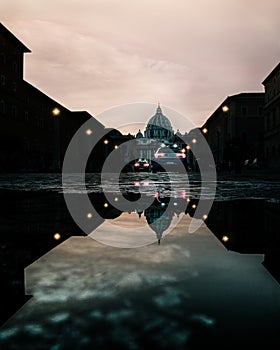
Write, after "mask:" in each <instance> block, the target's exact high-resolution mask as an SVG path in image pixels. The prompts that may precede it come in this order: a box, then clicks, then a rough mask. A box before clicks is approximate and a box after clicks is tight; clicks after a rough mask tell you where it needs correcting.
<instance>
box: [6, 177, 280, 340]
mask: <svg viewBox="0 0 280 350" xmlns="http://www.w3.org/2000/svg"><path fill="white" fill-rule="evenodd" d="M161 176H162V177H161V178H160V180H161V181H159V179H158V178H157V186H156V191H155V189H153V191H152V190H151V188H150V186H149V181H148V179H147V178H141V177H140V178H135V177H133V178H132V179H129V178H125V179H123V180H122V182H121V185H122V186H121V188H122V196H123V197H124V198H125V199H128V200H129V201H130V202H131V210H130V211H129V212H123V211H122V210H120V209H118V208H117V205H114V203H116V204H117V203H118V204H120V203H121V201H122V198H123V197H122V196H119V195H116V194H115V193H114V192H113V186H112V193H113V195H114V196H113V199H114V200H113V203H108V201H107V198H106V196H105V195H104V193H102V192H101V191H99V190H98V191H91V190H90V191H89V198H90V201H91V203H92V205H93V207H94V209H95V210H96V212H97V213H98V214H99V216H98V218H96V217H95V216H94V215H93V214H92V213H91V212H85V213H83V215H84V217H85V220H87V221H88V223H89V225H90V227H91V229H92V237H93V238H95V239H96V240H97V241H101V242H104V243H110V245H111V246H118V245H117V243H116V244H114V242H120V241H122V243H123V242H129V240H132V241H133V240H134V239H135V237H137V240H139V237H141V242H140V244H139V246H141V245H146V244H149V245H150V246H149V247H146V248H145V247H144V249H147V251H149V252H150V253H151V255H149V256H147V259H150V262H151V266H153V267H154V265H153V264H157V263H158V262H160V263H162V262H163V261H164V260H165V259H167V257H168V256H175V255H176V252H177V251H178V252H180V254H183V256H185V257H186V256H189V254H190V253H189V246H188V244H193V246H192V248H193V251H192V255H191V259H192V261H193V262H195V261H200V264H201V265H203V264H204V263H205V260H204V258H203V254H208V255H209V254H210V255H211V249H213V246H212V245H207V250H208V251H207V250H206V249H205V252H204V251H203V249H202V246H201V245H200V244H204V243H205V242H204V241H203V240H198V241H196V239H195V234H194V235H193V237H194V238H193V243H190V241H188V244H186V242H185V243H184V242H183V241H184V239H186V238H187V237H189V236H190V234H189V233H188V230H187V223H186V219H188V218H195V219H197V220H203V221H204V222H205V224H206V226H207V227H208V228H209V229H210V230H211V232H212V233H213V234H214V235H215V237H216V238H217V239H218V240H219V242H220V244H221V245H223V248H224V254H225V255H224V257H223V259H226V256H227V255H226V253H227V250H229V251H233V252H238V253H241V254H243V255H244V256H247V254H249V255H250V256H254V255H255V254H257V255H260V259H256V261H254V264H256V265H257V264H260V263H262V264H263V265H264V267H265V268H266V269H267V271H268V272H269V273H270V274H271V276H273V277H271V278H275V279H276V280H278V281H279V282H280V277H279V276H280V275H279V266H280V264H279V256H280V252H279V246H280V245H279V235H278V231H277V228H278V220H279V217H280V215H279V214H280V212H279V210H280V205H279V203H278V202H277V201H275V200H274V201H268V200H267V199H258V200H257V199H253V200H252V199H250V200H248V199H245V200H240V198H239V199H238V200H234V199H231V200H221V201H218V200H216V201H215V202H214V203H213V205H212V208H211V211H210V213H208V214H205V215H203V216H201V217H197V216H196V208H197V205H198V201H199V199H198V197H197V194H198V193H199V189H198V187H199V182H196V183H195V184H194V182H192V183H191V184H190V186H185V185H183V181H181V183H178V184H177V186H176V188H175V190H174V191H173V192H171V190H170V188H171V187H170V184H169V183H168V179H165V178H164V177H163V176H165V175H164V174H161ZM182 180H183V179H182ZM110 185H112V184H110V182H108V186H109V187H110ZM98 186H99V185H98V182H94V181H93V182H91V183H89V187H90V189H93V188H99V187H98ZM194 188H195V190H194ZM72 190H73V189H72ZM73 195H79V192H78V191H74V193H73ZM140 196H142V197H143V198H144V199H145V198H147V202H149V201H150V200H151V197H152V203H151V205H149V206H148V207H147V208H142V207H139V206H138V204H137V199H139V197H140ZM1 202H2V206H1V207H2V208H3V209H2V211H1V228H0V229H1V256H0V258H1V287H2V291H3V292H4V298H2V299H1V323H3V322H4V321H6V320H8V319H9V318H10V316H12V315H13V314H14V313H15V311H16V310H18V309H19V308H20V307H21V306H22V305H23V304H24V303H25V302H26V300H27V299H29V296H28V295H25V292H26V290H25V275H24V269H25V268H26V267H27V266H29V265H30V264H31V263H33V262H34V261H36V260H37V259H38V258H40V257H41V256H43V255H45V257H46V258H47V256H46V253H48V252H49V251H53V248H55V247H56V246H58V245H60V244H61V243H62V242H64V241H66V240H68V239H69V238H70V237H71V236H85V234H84V233H83V232H82V231H81V230H80V229H79V227H77V225H76V224H75V223H74V221H73V220H72V218H71V216H70V215H69V213H68V210H67V208H66V206H65V202H64V199H63V195H62V193H60V192H59V191H29V192H26V191H25V192H22V191H2V192H1ZM133 203H134V204H133ZM105 204H107V205H105ZM77 210H79V208H77ZM178 223H180V225H178ZM177 225H178V227H177ZM184 225H185V226H184ZM176 227H177V228H176ZM168 233H171V234H170V239H175V238H174V236H175V235H176V234H178V237H177V238H176V247H175V246H172V249H171V246H170V245H169V244H170V243H168V242H169V241H168V238H169V236H167V234H168ZM197 235H198V236H199V232H198V233H197ZM165 238H166V240H165ZM68 241H69V240H68ZM196 242H200V243H196ZM201 242H202V243H201ZM112 243H113V244H112ZM159 243H161V244H160V246H159V247H158V244H159ZM79 244H81V245H82V243H79ZM196 244H197V246H196ZM211 244H212V243H211ZM122 246H123V245H122ZM128 246H131V243H129V244H128ZM205 247H206V246H205ZM81 249H82V248H81ZM92 249H93V250H92V251H91V254H93V255H94V254H97V256H99V255H98V254H100V253H98V250H99V249H100V247H99V246H98V245H96V244H94V247H93V248H92ZM94 249H96V251H95V250H94ZM104 249H105V248H104ZM106 249H109V251H110V254H112V255H111V256H110V255H109V256H107V259H108V261H109V260H110V259H113V256H114V254H116V253H115V251H113V250H112V249H113V248H106ZM170 249H171V250H170ZM195 249H196V250H195ZM120 251H122V252H123V250H120ZM213 251H214V250H213ZM70 252H71V248H69V251H68V254H69V256H70V254H71V253H70ZM118 254H123V255H122V256H121V258H120V256H119V255H118ZM128 254H129V255H128V257H125V253H117V254H116V255H117V256H118V258H120V259H122V260H121V261H124V260H125V261H126V262H127V264H128V265H130V264H131V261H132V260H130V259H132V256H133V253H128ZM135 254H136V255H137V254H140V253H139V252H138V253H135ZM141 254H142V255H141V256H142V258H143V250H142V253H141ZM99 257H100V256H99ZM63 259H65V256H63ZM69 259H70V258H69ZM139 259H140V258H139ZM215 259H217V261H215ZM219 259H220V257H218V256H215V255H213V256H212V257H209V261H212V263H214V264H217V266H219V261H220V260H219ZM230 259H232V257H231V256H230V257H229V260H230ZM218 260H219V261H218ZM55 261H56V260H54V262H53V266H55V267H56V268H57V265H56V262H55ZM88 261H89V260H88ZM101 261H102V260H101ZM209 261H208V263H209ZM223 261H225V260H223ZM188 262H189V261H188ZM76 263H77V264H79V262H78V261H76ZM95 263H96V264H97V263H98V260H95ZM81 264H82V263H81ZM62 266H63V263H62ZM124 266H126V265H122V266H121V267H122V268H124ZM172 266H173V267H172V269H177V268H178V267H179V266H181V265H180V262H179V261H178V260H176V259H175V260H174V261H173V265H172ZM217 266H216V265H215V269H216V267H217ZM41 267H42V266H41ZM241 267H242V266H241ZM76 268H77V269H79V268H81V266H78V265H77V267H76ZM84 268H86V267H85V266H84ZM109 268H110V269H112V270H113V272H114V273H115V274H116V276H117V275H118V274H117V270H115V269H114V268H113V267H112V266H111V265H110V266H108V269H109ZM116 268H117V267H116ZM169 268H170V267H168V269H169ZM256 268H257V266H256ZM135 269H137V264H135ZM157 269H158V267H156V269H155V273H159V274H161V273H163V271H161V270H160V269H159V270H157ZM172 271H173V270H172ZM182 271H183V270H182ZM187 271H188V268H187V266H186V267H184V273H187ZM191 271H192V272H191ZM218 271H219V270H218V268H217V270H215V272H216V273H218ZM103 272H104V271H103ZM103 272H102V271H97V273H101V277H100V278H101V279H102V281H103V277H102V276H103V275H102V273H103ZM88 273H89V274H90V271H89V272H88ZM106 273H107V272H106ZM189 273H193V274H195V273H196V270H191V269H190V271H189ZM207 273H210V274H211V273H213V272H211V269H210V270H208V271H207ZM105 275H106V274H105ZM96 276H97V275H96ZM106 276H107V275H106ZM106 276H105V277H106ZM110 276H111V275H110ZM147 276H148V274H147V275H146V276H144V274H143V275H142V274H141V273H140V274H139V273H138V274H137V273H136V274H135V275H134V274H132V272H131V271H130V272H129V275H128V276H124V275H122V276H121V279H120V281H119V282H120V285H121V286H127V284H129V285H130V283H131V284H132V285H136V286H137V285H140V284H141V285H142V282H143V281H147V279H148V277H147ZM172 276H174V274H173V272H172V273H171V272H170V276H169V277H170V278H171V279H170V280H168V283H167V284H166V282H165V281H164V279H160V280H159V283H160V284H161V285H164V288H165V289H164V290H161V292H160V293H157V292H158V291H157V289H156V288H155V286H154V285H153V286H152V289H149V293H151V294H150V295H152V299H153V301H154V306H153V308H155V309H157V308H161V307H164V306H167V307H170V309H168V310H167V313H172V310H171V309H172V307H176V305H181V304H180V303H181V301H182V300H185V299H184V298H186V299H187V296H186V295H184V293H183V290H184V288H185V286H184V285H183V284H182V285H180V283H179V285H180V288H178V289H176V288H177V287H176V288H173V287H172V288H171V287H170V285H169V282H170V281H171V280H172ZM105 277H104V278H105ZM69 278H70V277H69ZM96 278H97V277H96ZM158 278H159V277H158ZM180 278H182V276H181V277H180V276H177V275H176V279H178V281H180ZM227 278H229V280H230V276H227ZM235 278H236V276H235ZM58 280H59V279H58ZM104 281H105V280H104ZM104 281H103V282H104ZM131 281H132V282H131ZM57 283H58V282H57ZM85 283H86V282H85ZM104 283H105V282H104ZM112 283H113V282H112V281H111V284H110V286H111V287H110V286H108V285H106V286H105V285H104V289H102V293H103V294H106V293H109V290H110V288H114V287H113V284H112ZM145 283H146V282H145ZM56 288H57V286H54V290H56ZM29 292H30V293H32V294H33V291H32V289H31V290H30V291H29ZM64 292H65V289H63V291H62V293H61V295H63V293H64ZM80 292H81V293H90V292H89V291H86V290H84V291H80ZM92 293H93V292H92ZM102 293H101V294H102ZM122 293H123V291H122ZM193 293H197V295H199V293H200V292H199V290H196V289H194V290H193ZM93 294H94V293H93ZM45 295H48V293H46V294H45ZM94 295H95V296H96V294H94ZM72 297H73V296H72ZM204 297H205V296H204ZM49 298H50V299H51V298H55V296H54V294H49ZM132 298H133V297H132ZM135 298H136V302H137V298H139V300H138V301H141V298H140V296H138V295H137V296H135ZM185 301H186V300H185ZM200 301H201V302H202V304H203V303H205V301H203V297H201V299H200ZM170 303H171V305H169V304H170ZM184 305H185V304H184ZM122 306H123V309H122V310H126V311H125V312H129V310H130V309H129V308H128V307H126V306H125V305H122ZM110 307H111V308H112V310H111V313H114V312H116V313H121V312H123V311H122V310H119V309H118V308H117V306H116V305H115V306H114V305H110ZM208 311H209V310H208ZM94 312H95V314H94ZM102 312H103V314H104V313H106V312H107V313H106V315H107V316H108V319H107V321H106V322H109V323H110V322H111V321H110V320H109V319H110V317H111V319H112V318H114V317H115V316H114V315H111V316H109V311H108V310H107V311H106V312H105V311H104V309H103V311H102ZM66 313H67V311H65V310H64V313H62V314H59V315H53V316H52V317H53V319H54V320H56V321H54V322H58V323H59V322H63V317H64V316H65V315H66ZM139 314H141V317H142V318H143V321H145V316H144V314H143V313H141V312H139ZM210 314H211V312H210ZM63 315H64V316H63ZM98 315H99V316H100V315H101V314H98V311H92V317H93V318H94V319H96V320H99V321H100V322H101V323H100V324H103V323H104V322H105V321H104V319H102V320H100V318H102V317H101V316H100V317H99V316H98ZM124 315H128V314H126V313H125V314H123V316H120V317H124V319H127V317H128V316H124ZM107 316H106V317H107ZM169 316H170V315H169ZM59 317H60V318H59ZM65 317H66V316H65ZM170 317H171V316H170ZM178 317H179V319H177V320H176V322H179V321H180V322H182V323H184V321H183V318H182V317H183V316H181V315H180V316H178ZM67 318H68V316H67V317H66V318H65V320H66V319H67ZM59 320H61V321H59ZM102 322H103V323H102ZM106 322H105V323H106ZM162 322H168V317H167V316H166V318H163V319H162V320H161V321H159V324H158V326H156V325H155V326H152V325H150V327H151V329H152V330H153V331H154V330H155V329H158V328H157V327H160V325H161V324H162ZM187 323H188V325H189V324H195V325H197V327H198V328H197V329H199V327H200V326H201V325H202V324H203V325H204V326H205V327H204V326H203V327H202V328H203V329H204V330H205V329H206V328H207V327H208V326H209V325H214V324H216V319H215V318H213V317H211V316H209V315H208V314H205V313H204V312H203V307H201V312H194V310H193V312H191V313H190V316H189V318H188V322H187ZM198 325H200V326H198ZM207 325H208V326H207ZM110 327H111V326H110ZM174 327H175V326H174ZM176 327H177V326H176ZM176 327H175V328H176ZM175 328H174V329H175ZM177 328H178V327H177ZM177 328H176V329H177ZM177 331H178V332H177ZM177 331H176V332H177V333H178V334H177V335H178V338H176V339H177V340H176V339H175V338H174V339H175V341H179V340H178V339H185V340H186V339H187V338H188V335H187V333H182V330H181V329H177ZM145 332H146V333H145ZM145 332H144V333H145V334H146V337H147V338H146V342H145V341H144V343H145V345H147V344H148V343H149V340H148V339H149V336H150V333H149V331H148V330H145ZM198 333H199V331H198ZM180 334H181V335H180ZM199 334H200V333H199ZM180 336H181V337H182V338H180Z"/></svg>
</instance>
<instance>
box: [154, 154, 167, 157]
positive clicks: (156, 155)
mask: <svg viewBox="0 0 280 350" xmlns="http://www.w3.org/2000/svg"><path fill="white" fill-rule="evenodd" d="M164 156H165V153H156V154H155V157H156V158H161V157H164Z"/></svg>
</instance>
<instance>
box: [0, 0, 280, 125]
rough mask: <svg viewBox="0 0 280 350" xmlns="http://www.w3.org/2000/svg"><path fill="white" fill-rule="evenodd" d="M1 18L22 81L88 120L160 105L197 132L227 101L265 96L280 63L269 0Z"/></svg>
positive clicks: (81, 6)
mask: <svg viewBox="0 0 280 350" xmlns="http://www.w3.org/2000/svg"><path fill="white" fill-rule="evenodd" d="M0 10H1V13H3V14H4V16H3V21H4V24H6V25H7V26H8V27H9V28H11V29H12V31H13V33H14V34H15V35H16V36H18V37H19V38H20V39H22V40H23V41H24V42H25V44H26V45H27V46H28V47H30V48H31V49H32V51H33V53H32V54H31V55H27V58H26V74H25V75H26V78H27V79H28V80H30V81H31V82H32V83H34V84H35V85H36V86H38V87H39V88H41V89H42V90H43V91H45V92H47V93H48V94H49V95H51V96H52V97H54V98H55V99H57V100H58V101H59V102H61V103H63V104H64V105H66V106H67V107H69V108H72V109H85V110H88V111H89V112H91V113H92V114H97V113H100V112H102V111H103V110H105V109H107V108H110V107H112V106H114V105H119V104H123V103H132V102H136V101H137V102H138V101H143V102H149V103H156V102H157V100H160V101H161V102H162V103H163V104H165V105H167V106H170V107H171V108H174V109H176V110H178V111H181V112H182V113H184V114H185V115H187V116H188V117H191V118H192V119H193V120H194V121H195V122H196V123H197V124H201V123H202V122H203V121H204V120H205V119H206V118H207V117H208V116H209V114H210V113H211V112H212V111H213V110H214V109H215V108H216V107H217V105H218V104H219V103H220V102H221V101H222V100H223V99H224V98H225V97H226V96H227V95H232V94H234V93H239V92H241V91H248V90H250V91H263V87H262V85H261V81H262V80H263V79H264V78H265V76H266V75H267V74H268V73H269V72H270V71H271V70H272V69H273V68H274V66H275V65H276V64H277V63H278V61H279V54H280V45H279V38H278V37H279V35H278V34H279V29H280V28H279V27H280V25H279V20H278V13H279V10H280V3H279V1H275V0H268V1H267V2H266V5H265V6H263V2H261V1H260V0H256V1H252V0H249V1H246V2H244V1H241V0H229V1H226V2H225V1H222V0H213V1H211V2H210V1H205V0H196V1H194V0H191V1H188V2H186V1H183V0H177V1H176V6H174V2H173V1H164V2H162V1H159V0H155V1H153V2H143V1H133V2H131V1H128V0H122V1H113V0H111V1H110V0H108V1H100V0H95V1H89V0H81V1H75V0H72V1H65V0H59V1H56V2H51V3H50V2H49V1H45V0H39V1H36V2H34V1H32V0H29V1H25V2H24V5H23V3H22V1H19V0H14V1H9V2H7V3H4V4H3V3H1V5H0ZM42 38H43V40H42Z"/></svg>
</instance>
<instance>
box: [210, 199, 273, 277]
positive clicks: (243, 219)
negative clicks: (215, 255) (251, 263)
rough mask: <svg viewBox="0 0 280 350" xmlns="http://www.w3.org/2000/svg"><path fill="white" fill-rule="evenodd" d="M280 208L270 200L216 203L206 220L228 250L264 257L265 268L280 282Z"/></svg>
mask: <svg viewBox="0 0 280 350" xmlns="http://www.w3.org/2000/svg"><path fill="white" fill-rule="evenodd" d="M279 217H280V205H279V203H276V202H270V201H267V200H252V199H247V200H232V201H220V202H218V201H215V202H214V203H213V205H212V208H211V211H210V213H209V214H208V217H207V219H206V220H205V223H206V225H207V226H208V228H209V229H210V230H211V231H212V232H213V234H214V235H215V236H216V237H217V238H218V239H219V241H220V242H221V244H223V245H224V247H225V248H226V249H228V250H231V251H234V252H238V253H242V254H262V255H263V256H264V260H263V265H264V266H265V267H266V269H267V270H268V271H269V272H270V273H271V275H272V276H274V277H275V279H276V280H277V281H278V282H279V283H280V268H279V266H280V241H279V234H278V231H279V230H278V225H279Z"/></svg>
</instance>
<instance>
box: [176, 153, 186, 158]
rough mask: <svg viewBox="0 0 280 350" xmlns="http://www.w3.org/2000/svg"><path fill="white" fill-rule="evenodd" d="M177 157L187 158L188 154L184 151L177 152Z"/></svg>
mask: <svg viewBox="0 0 280 350" xmlns="http://www.w3.org/2000/svg"><path fill="white" fill-rule="evenodd" d="M176 157H177V158H186V155H185V154H184V153H176Z"/></svg>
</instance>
